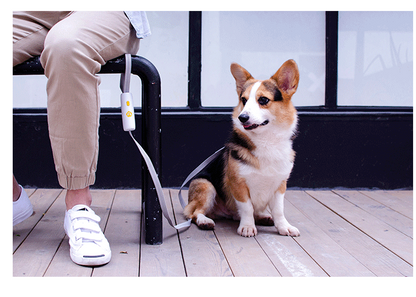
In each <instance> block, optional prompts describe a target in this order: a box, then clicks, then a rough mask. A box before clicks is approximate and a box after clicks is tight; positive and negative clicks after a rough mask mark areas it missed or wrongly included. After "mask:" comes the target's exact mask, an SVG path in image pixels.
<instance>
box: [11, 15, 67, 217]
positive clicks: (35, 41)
mask: <svg viewBox="0 0 416 297" xmlns="http://www.w3.org/2000/svg"><path fill="white" fill-rule="evenodd" d="M68 14H69V12H59V11H58V12H55V11H48V12H42V11H34V12H22V11H15V12H13V66H16V65H18V64H20V63H23V62H24V61H26V60H27V59H30V58H32V57H34V56H39V55H40V53H41V52H42V50H43V43H44V41H45V37H46V34H47V33H48V31H49V29H50V28H51V27H52V26H53V25H54V24H55V23H56V22H58V21H59V20H61V19H63V18H64V17H65V16H66V15H68ZM32 213H33V207H32V204H31V203H30V200H29V197H28V196H27V194H26V192H25V190H24V189H23V187H21V186H20V185H19V184H18V182H17V181H16V179H15V177H14V175H13V225H16V224H18V223H20V222H22V221H24V220H25V219H27V218H28V217H30V216H31V215H32Z"/></svg>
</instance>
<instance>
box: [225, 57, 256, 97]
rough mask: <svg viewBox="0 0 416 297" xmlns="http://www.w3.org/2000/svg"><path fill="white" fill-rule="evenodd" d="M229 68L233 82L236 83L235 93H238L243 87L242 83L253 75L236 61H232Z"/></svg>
mask: <svg viewBox="0 0 416 297" xmlns="http://www.w3.org/2000/svg"><path fill="white" fill-rule="evenodd" d="M230 69H231V74H232V75H233V76H234V79H235V83H236V85H237V93H238V94H240V93H241V91H242V89H243V87H244V84H245V83H246V82H247V81H248V80H249V79H252V78H253V77H252V76H251V74H250V73H249V72H248V71H247V70H245V69H244V68H243V67H241V66H240V65H238V64H237V63H232V64H231V67H230Z"/></svg>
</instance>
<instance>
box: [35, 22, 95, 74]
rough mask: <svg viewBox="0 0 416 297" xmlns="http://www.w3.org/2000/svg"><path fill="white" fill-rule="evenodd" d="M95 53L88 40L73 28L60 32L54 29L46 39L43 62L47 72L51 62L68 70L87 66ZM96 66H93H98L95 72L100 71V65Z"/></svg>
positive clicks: (42, 56) (42, 55)
mask: <svg viewBox="0 0 416 297" xmlns="http://www.w3.org/2000/svg"><path fill="white" fill-rule="evenodd" d="M94 55H95V51H94V49H93V48H92V47H90V46H89V45H88V43H87V42H85V41H83V40H82V39H81V38H80V37H79V35H78V34H77V32H73V31H71V30H68V32H59V31H57V30H56V31H54V30H53V29H52V30H51V31H50V32H49V34H48V35H47V37H46V39H45V47H44V50H43V52H42V54H41V63H42V66H43V67H44V69H45V71H46V72H47V70H48V66H50V65H51V64H54V65H60V66H61V67H62V68H63V69H65V70H67V71H68V70H71V69H76V68H77V67H80V66H81V67H82V66H85V65H86V63H88V62H90V61H91V60H92V59H93V57H94ZM94 64H95V63H94ZM96 66H97V67H93V68H97V69H93V70H92V71H93V72H94V71H96V72H98V71H99V67H100V65H96ZM90 70H91V69H90Z"/></svg>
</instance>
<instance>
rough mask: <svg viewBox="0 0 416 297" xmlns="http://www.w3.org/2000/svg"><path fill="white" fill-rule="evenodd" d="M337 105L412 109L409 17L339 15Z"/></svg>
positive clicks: (407, 14)
mask: <svg viewBox="0 0 416 297" xmlns="http://www.w3.org/2000/svg"><path fill="white" fill-rule="evenodd" d="M338 40H339V43H338V105H355V106H363V105H365V106H413V15H412V12H340V13H339V37H338Z"/></svg>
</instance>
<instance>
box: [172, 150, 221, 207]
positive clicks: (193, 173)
mask: <svg viewBox="0 0 416 297" xmlns="http://www.w3.org/2000/svg"><path fill="white" fill-rule="evenodd" d="M224 149H225V147H222V148H220V149H219V150H217V151H216V152H215V153H213V154H212V155H211V156H209V157H208V158H207V159H205V161H203V162H202V163H201V164H199V166H198V167H196V168H195V169H194V170H193V171H192V172H191V173H190V174H189V175H188V177H187V178H186V179H185V181H184V182H183V184H182V186H181V187H180V189H179V193H178V197H179V201H180V202H181V205H182V208H185V206H186V204H185V202H184V200H183V198H182V194H181V192H182V188H183V187H184V186H185V185H186V184H187V183H188V182H189V181H190V180H191V179H193V178H194V177H195V176H196V175H197V174H198V173H200V172H201V171H202V170H203V169H204V168H205V167H207V166H208V165H209V163H211V162H212V161H214V159H215V158H217V157H218V156H219V155H220V154H221V153H222V152H223V151H224Z"/></svg>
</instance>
